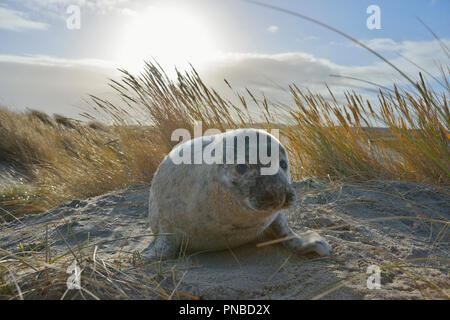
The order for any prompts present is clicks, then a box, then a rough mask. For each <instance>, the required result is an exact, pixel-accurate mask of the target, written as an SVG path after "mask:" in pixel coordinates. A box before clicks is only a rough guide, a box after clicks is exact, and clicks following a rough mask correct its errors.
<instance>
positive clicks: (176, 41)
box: [116, 6, 216, 71]
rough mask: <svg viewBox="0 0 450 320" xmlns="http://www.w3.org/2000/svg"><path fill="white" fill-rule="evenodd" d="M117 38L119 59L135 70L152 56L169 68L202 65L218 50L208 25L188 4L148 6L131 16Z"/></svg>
mask: <svg viewBox="0 0 450 320" xmlns="http://www.w3.org/2000/svg"><path fill="white" fill-rule="evenodd" d="M117 38H118V40H119V41H118V48H117V50H116V55H117V59H116V61H117V62H118V63H119V64H120V65H122V66H123V67H125V68H128V69H130V70H132V71H139V70H140V69H141V68H142V66H143V64H144V60H149V59H152V58H154V59H156V61H157V62H158V63H159V64H161V66H162V67H163V68H165V69H167V70H173V69H174V67H175V66H176V67H177V68H179V69H183V68H186V67H188V66H189V63H191V64H193V65H194V66H200V65H202V64H203V63H205V62H207V61H208V60H209V59H211V57H212V56H213V55H214V54H215V53H216V47H215V43H214V38H213V37H212V35H211V34H210V30H209V28H208V25H207V24H206V23H205V22H204V21H202V19H201V17H200V16H199V15H198V14H195V13H193V12H189V10H187V9H186V8H183V9H182V8H176V7H154V6H153V7H149V8H148V9H147V10H145V11H144V12H142V13H138V14H137V15H134V16H132V17H130V19H129V21H128V22H127V23H126V24H125V25H124V26H123V28H122V32H121V34H120V35H119V36H118V37H117Z"/></svg>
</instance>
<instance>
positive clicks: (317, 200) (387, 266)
mask: <svg viewBox="0 0 450 320" xmlns="http://www.w3.org/2000/svg"><path fill="white" fill-rule="evenodd" d="M294 186H295V189H296V191H297V194H298V201H297V202H296V205H295V207H294V208H292V209H290V210H289V211H288V212H287V216H288V219H289V221H290V224H291V226H293V228H294V229H295V230H296V231H297V232H298V233H299V234H301V233H303V232H307V231H308V230H312V229H316V230H317V231H318V232H319V233H321V234H322V235H324V237H325V238H326V239H327V240H328V242H329V243H330V244H331V246H332V248H333V252H332V255H331V256H330V257H326V258H317V257H314V256H310V257H297V256H294V255H292V254H291V253H290V252H289V251H287V250H285V249H284V248H283V247H282V246H281V245H279V244H276V245H270V246H263V247H257V246H256V244H249V245H246V246H244V247H241V248H236V249H233V250H232V251H231V250H227V251H222V252H212V253H202V254H196V255H193V256H189V257H185V256H184V257H181V258H180V259H178V260H177V261H168V262H164V263H159V262H155V261H146V259H145V258H142V257H141V256H140V255H139V253H138V252H142V251H143V250H144V249H145V248H146V247H147V246H148V244H149V242H150V241H151V236H149V234H150V233H151V231H150V230H149V229H148V225H147V201H148V189H149V186H145V185H140V186H134V187H131V188H128V189H126V190H122V191H117V192H112V193H109V194H106V195H102V196H99V197H95V198H91V199H86V200H74V201H72V202H70V203H67V204H63V205H60V206H59V207H57V208H54V209H53V210H50V211H48V212H46V213H44V214H40V215H36V216H30V217H27V218H24V219H23V220H21V221H20V222H19V221H11V222H9V223H8V224H3V225H0V246H1V248H2V249H3V250H6V251H8V252H10V253H13V254H16V255H17V254H20V250H19V249H18V248H19V244H21V245H22V248H28V249H27V250H29V251H34V252H36V253H33V254H34V255H37V256H43V255H44V252H45V251H46V247H47V248H48V249H49V251H50V254H51V256H52V257H56V256H58V255H60V254H61V253H63V252H67V251H68V248H69V247H70V248H71V250H73V251H74V252H75V253H74V255H76V254H77V253H76V252H77V250H78V249H77V246H78V247H82V246H86V244H87V243H88V242H89V244H90V246H89V249H88V250H89V253H88V256H91V255H92V254H93V253H92V252H93V251H94V247H95V244H97V245H98V249H97V250H96V251H95V255H96V257H97V260H99V259H105V261H131V260H132V261H134V262H136V259H137V260H139V261H140V262H139V263H134V267H130V265H131V264H128V267H123V268H122V267H121V268H118V269H117V270H116V271H115V272H116V276H115V278H114V279H116V280H117V281H116V282H115V283H114V285H115V286H119V287H120V288H121V289H120V290H122V289H123V296H127V297H130V298H136V299H142V298H152V297H153V298H161V297H163V298H164V297H165V298H168V297H170V298H182V299H189V298H193V297H198V298H201V299H299V298H323V299H422V298H431V297H433V298H448V297H449V295H450V282H449V278H448V269H447V267H448V261H449V260H448V259H449V254H450V250H449V246H448V241H449V232H448V224H449V220H450V196H449V195H448V190H441V191H439V190H436V189H435V188H432V187H430V186H426V185H421V184H413V183H400V182H373V183H365V184H363V185H350V184H332V185H325V184H320V183H318V182H315V181H313V180H305V181H303V182H297V183H294ZM400 217H401V218H400ZM46 224H47V225H48V239H50V240H49V241H48V242H47V243H48V244H49V245H48V246H46V245H43V241H44V240H45V225H46ZM63 238H64V239H63ZM88 239H89V240H88ZM83 250H84V251H85V250H86V248H83V249H82V251H83ZM4 252H5V251H3V253H4ZM69 257H70V255H69ZM72 258H73V257H72ZM72 260H73V259H72ZM88 260H89V259H88ZM369 265H377V266H379V267H381V289H372V290H371V289H368V288H367V277H368V274H366V270H367V266H369ZM87 270H88V268H85V270H84V271H83V272H84V275H85V276H87ZM82 275H83V273H82ZM16 278H17V279H18V280H17V281H18V284H19V285H22V286H23V291H24V292H25V293H26V288H27V287H30V286H32V283H31V281H35V280H30V279H31V278H30V277H29V276H27V272H26V271H24V270H21V271H20V272H19V271H17V274H16ZM125 278H126V279H128V280H129V279H133V280H134V281H135V282H136V283H141V284H144V283H148V284H149V287H150V283H151V286H153V287H155V286H156V287H157V290H154V291H152V290H150V291H149V290H144V289H139V288H138V286H125V285H123V283H122V282H121V281H120V279H125ZM128 280H127V281H128ZM83 281H84V278H82V279H81V285H82V286H83V284H84V283H83ZM86 285H87V284H86ZM111 285H112V284H111ZM174 289H175V290H174ZM61 290H62V291H61V293H62V292H64V291H65V288H64V286H63V285H61ZM158 290H163V291H164V292H167V293H168V296H167V295H166V296H164V295H161V294H157V292H159V291H158ZM72 291H73V290H72ZM33 292H34V293H31V294H30V295H29V297H30V298H44V296H43V295H42V293H41V294H40V295H39V294H37V293H36V291H33ZM25 296H26V295H25ZM123 296H120V295H118V296H117V297H114V296H113V297H111V296H105V298H106V297H107V298H121V297H123ZM54 297H56V296H54ZM68 297H69V295H68ZM72 297H73V298H81V296H79V295H76V294H75V295H72ZM47 298H48V296H47ZM100 298H102V296H100Z"/></svg>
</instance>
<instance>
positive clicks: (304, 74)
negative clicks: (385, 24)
mask: <svg viewBox="0 0 450 320" xmlns="http://www.w3.org/2000/svg"><path fill="white" fill-rule="evenodd" d="M442 41H443V42H444V43H446V45H447V46H450V40H449V39H442ZM373 44H376V47H377V48H378V49H380V48H383V49H384V50H390V51H391V52H398V53H400V54H401V55H402V56H404V57H406V58H407V59H408V60H410V61H413V62H414V63H415V64H416V65H418V66H420V67H422V68H423V69H425V70H427V71H428V72H430V73H432V74H433V75H435V76H438V77H439V70H438V68H437V66H436V64H435V61H441V62H444V63H445V62H446V61H448V59H447V57H446V55H445V53H444V52H443V51H442V49H441V48H440V46H439V44H438V43H437V41H435V40H433V41H421V42H418V41H403V42H395V41H393V40H391V39H381V40H374V41H372V45H373ZM355 50H357V49H356V48H355ZM391 56H393V58H392V59H390V62H392V63H393V64H394V65H396V66H397V67H398V68H400V69H401V70H403V71H404V72H406V73H407V74H408V75H410V76H411V77H412V78H413V79H417V77H418V73H419V71H421V70H420V69H418V68H417V67H416V66H414V65H413V64H411V62H409V61H407V60H406V59H404V58H403V57H402V56H398V55H393V54H391ZM199 71H201V74H202V76H203V77H204V78H205V82H206V83H208V84H210V85H211V86H213V87H222V88H223V89H224V90H225V88H226V85H224V84H223V79H224V78H226V79H227V80H229V82H230V83H231V85H232V86H233V87H234V88H236V89H238V90H241V89H244V88H250V89H251V90H253V91H255V92H257V93H262V92H264V93H265V95H266V96H268V97H273V98H274V99H276V100H280V101H286V99H288V95H287V93H286V88H287V87H288V86H289V85H290V84H293V83H295V84H296V85H297V86H299V87H301V88H308V89H310V90H312V91H313V92H317V93H323V94H328V90H327V88H326V86H325V83H327V84H328V85H329V86H330V87H331V88H332V89H333V92H334V93H336V95H337V96H338V95H339V93H341V96H342V92H343V91H344V90H345V89H357V91H358V92H366V93H368V95H373V92H374V91H376V90H377V87H376V86H373V85H370V84H367V83H364V82H361V81H355V80H350V79H348V78H342V77H332V76H330V75H340V76H350V77H354V78H358V79H361V80H365V81H371V82H374V83H377V84H379V85H381V86H387V87H392V84H393V83H394V82H395V83H397V84H399V85H406V84H408V83H407V82H406V80H405V79H403V78H402V77H401V76H400V75H399V74H398V73H397V72H396V71H395V70H394V69H392V67H390V66H389V65H387V64H386V63H384V62H382V61H376V62H375V63H372V64H368V65H354V66H348V65H340V64H337V63H334V62H333V61H330V60H327V59H320V58H317V57H315V56H314V55H311V54H307V53H303V52H291V53H282V54H257V53H254V54H252V53H233V54H223V55H222V56H220V57H218V58H217V59H215V60H214V61H213V62H212V63H211V65H208V66H206V67H204V68H202V69H200V70H199ZM422 73H423V71H422ZM425 76H426V77H428V76H427V75H425ZM428 78H429V77H428ZM429 80H431V79H429ZM361 89H365V90H363V91H361Z"/></svg>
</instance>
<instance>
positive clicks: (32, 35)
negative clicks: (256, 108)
mask: <svg viewBox="0 0 450 320" xmlns="http://www.w3.org/2000/svg"><path fill="white" fill-rule="evenodd" d="M261 1H262V0H261ZM262 2H265V3H268V4H274V5H277V6H280V7H284V8H287V9H290V10H293V11H296V12H299V13H301V14H304V15H307V16H310V17H312V18H315V19H317V20H321V21H323V22H326V23H327V24H329V25H332V26H333V27H335V28H337V29H340V30H342V31H344V32H346V33H348V34H350V35H352V36H353V37H355V38H357V39H358V40H360V41H363V42H364V43H366V44H368V45H370V46H371V47H373V48H374V49H376V50H378V51H379V52H381V53H382V54H384V55H385V56H386V57H388V58H390V59H392V62H394V63H396V65H398V66H400V67H402V68H404V70H405V71H406V72H408V73H409V74H411V75H416V74H417V72H418V69H417V68H415V67H414V66H412V65H411V64H410V63H408V62H406V61H405V60H404V59H402V58H400V57H399V55H398V54H401V55H403V56H405V57H407V58H408V59H411V60H412V61H414V62H415V63H417V64H418V65H420V66H422V67H424V68H425V69H426V70H427V71H429V72H431V73H432V74H436V75H437V74H438V69H437V67H436V65H435V61H434V60H438V61H440V62H441V63H444V64H448V57H446V56H445V54H444V53H443V51H442V49H440V47H439V45H438V44H437V43H436V41H435V40H434V39H433V37H432V35H431V34H430V33H429V32H428V31H427V30H426V28H425V27H424V26H422V25H421V24H420V22H419V21H418V20H417V18H416V17H420V18H421V19H422V20H423V21H424V22H425V23H426V24H427V25H429V27H431V29H433V31H434V32H435V33H436V34H438V36H439V37H440V38H441V39H442V40H443V41H444V42H445V43H446V44H447V45H448V44H449V39H450V22H449V21H450V20H449V19H448V13H449V12H450V1H448V0H417V1H408V0H396V1H392V0H391V1H388V0H385V1H375V0H369V1H366V0H340V1H333V0H314V1H305V0H296V1H294V0H278V1H269V0H266V1H262ZM70 5H77V6H78V7H79V8H80V10H81V11H80V12H81V16H80V17H81V28H80V29H79V30H69V29H68V28H67V27H66V19H67V18H68V17H69V14H67V13H66V10H67V8H68V7H69V6H70ZM370 5H378V6H379V8H380V12H381V29H379V30H369V29H368V28H367V26H366V20H367V18H368V17H369V14H367V13H366V9H367V7H369V6H370ZM0 43H1V45H0V104H3V105H7V106H8V107H10V108H13V109H23V108H26V107H28V108H36V109H41V110H44V111H47V112H49V113H53V112H56V113H63V114H68V115H70V116H76V113H77V112H78V111H79V110H77V106H78V105H79V104H80V103H81V100H82V98H83V97H85V96H86V94H88V93H94V94H99V93H100V94H108V92H107V87H106V79H107V77H114V76H116V74H117V73H116V72H115V71H114V70H115V68H116V67H125V68H127V69H130V70H131V71H134V72H138V71H139V70H140V66H141V64H142V60H144V59H148V58H150V57H152V56H153V57H155V58H157V59H158V60H160V61H162V64H163V65H164V66H165V67H167V68H169V69H170V68H171V67H172V66H173V65H175V64H176V65H181V66H185V65H186V60H189V61H190V62H192V63H193V64H194V65H195V66H196V67H197V68H198V69H199V71H200V73H201V74H202V76H204V78H205V79H206V80H207V83H209V84H211V85H212V86H215V87H219V89H220V88H221V86H222V85H223V84H222V80H223V78H224V77H226V78H227V79H229V80H230V81H231V82H232V83H233V84H234V85H235V87H237V88H238V89H239V88H243V87H250V88H252V89H254V90H256V91H257V92H265V93H268V94H272V95H273V96H275V97H276V98H280V99H281V96H282V93H281V92H279V89H278V88H276V87H275V86H274V85H273V84H274V83H276V84H279V85H281V86H287V85H289V84H290V83H292V82H295V83H297V84H299V85H301V86H305V87H308V88H311V89H312V90H315V91H319V92H322V90H323V88H324V86H323V83H324V82H327V83H330V84H331V85H334V86H335V87H336V90H337V91H342V90H343V89H345V88H346V87H347V88H348V87H349V86H350V87H351V85H356V84H355V83H348V81H343V80H342V79H341V80H339V79H336V78H330V77H329V76H330V74H341V75H351V76H355V77H359V78H363V79H365V80H370V81H375V82H378V83H380V84H383V85H389V84H391V83H392V81H400V79H399V77H398V76H397V75H396V74H395V73H394V72H393V71H392V70H391V69H389V68H388V67H387V66H386V65H383V64H382V63H380V62H379V61H378V60H377V58H376V57H374V56H373V55H371V54H370V53H368V52H366V51H365V50H363V49H361V48H358V47H357V46H356V45H355V44H353V43H351V42H350V41H348V40H347V39H345V38H343V37H342V36H340V35H338V34H335V33H333V32H332V31H330V30H327V29H324V28H323V27H320V26H318V25H315V24H313V23H311V22H308V21H304V20H301V19H299V18H296V17H292V16H288V15H286V14H283V13H280V12H276V11H273V10H269V9H267V8H262V7H257V6H255V5H252V4H249V3H246V2H244V1H238V0H178V1H177V0H164V1H151V0H148V1H143V0H142V1H140V0H134V1H132V0H97V1H96V0H72V1H71V0H47V1H45V0H23V1H20V0H19V1H17V0H14V1H9V0H1V1H0ZM357 85H358V86H361V84H360V83H359V84H357Z"/></svg>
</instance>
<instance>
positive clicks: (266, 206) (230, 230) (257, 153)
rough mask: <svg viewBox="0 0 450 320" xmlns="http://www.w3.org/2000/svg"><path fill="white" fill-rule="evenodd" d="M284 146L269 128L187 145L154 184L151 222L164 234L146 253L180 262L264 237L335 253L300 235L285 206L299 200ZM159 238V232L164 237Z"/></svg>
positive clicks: (300, 248)
mask: <svg viewBox="0 0 450 320" xmlns="http://www.w3.org/2000/svg"><path fill="white" fill-rule="evenodd" d="M290 183H291V178H290V173H289V160H288V157H287V153H286V150H285V148H284V147H283V146H282V145H281V143H280V141H278V140H277V139H276V138H275V137H274V136H273V135H271V134H269V133H267V132H266V131H264V130H257V129H237V130H230V131H227V132H225V133H221V134H217V135H212V136H203V137H198V138H195V139H192V140H189V141H187V142H184V143H181V144H179V145H177V146H175V147H174V149H173V150H172V151H171V152H170V153H169V154H168V155H167V156H166V157H165V158H164V160H163V161H162V162H161V164H160V165H159V167H158V169H157V171H156V172H155V174H154V177H153V181H152V184H151V187H150V199H149V221H150V228H151V230H152V232H153V233H155V234H157V236H156V237H155V239H154V241H153V242H152V243H151V245H150V246H149V248H147V249H146V250H145V255H146V256H148V257H151V258H156V257H158V258H160V259H161V258H162V259H166V258H175V257H177V256H178V255H179V252H180V250H185V252H198V251H216V250H224V249H227V248H233V247H237V246H240V245H243V244H246V243H249V242H251V241H254V240H256V239H257V238H258V237H260V236H261V235H262V234H263V233H264V234H270V235H271V236H272V237H273V238H274V239H279V238H286V237H289V238H290V239H289V240H286V241H284V242H283V243H284V245H285V246H286V247H288V248H289V249H292V250H293V251H295V252H296V253H299V254H305V253H311V252H314V253H317V254H319V255H322V256H324V255H328V254H330V251H331V248H330V246H329V245H328V243H327V242H326V241H325V240H324V239H323V238H321V237H320V236H319V235H318V234H317V233H313V234H310V235H309V236H306V237H303V238H300V237H299V236H297V235H296V234H295V233H294V232H293V231H292V229H291V228H290V227H289V225H288V223H287V220H286V217H285V214H284V211H283V209H286V208H288V207H290V206H291V205H292V204H293V202H294V201H295V192H294V190H293V188H292V186H291V184H290ZM158 234H159V235H158Z"/></svg>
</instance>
